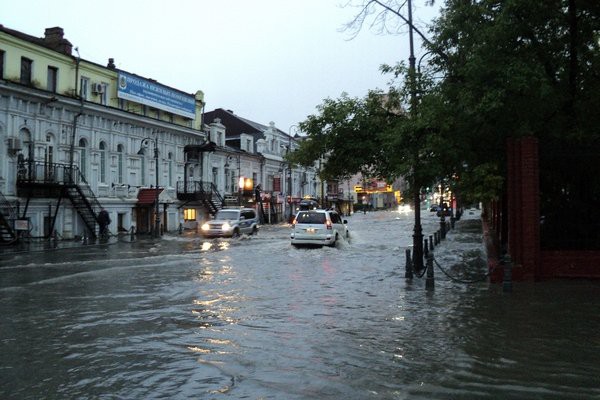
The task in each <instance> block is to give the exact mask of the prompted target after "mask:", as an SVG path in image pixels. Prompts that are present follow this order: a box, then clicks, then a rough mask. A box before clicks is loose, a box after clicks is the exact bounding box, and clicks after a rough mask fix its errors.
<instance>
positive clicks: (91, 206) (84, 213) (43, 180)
mask: <svg viewBox="0 0 600 400" xmlns="http://www.w3.org/2000/svg"><path fill="white" fill-rule="evenodd" d="M17 194H18V196H19V197H25V198H26V199H27V202H26V205H25V211H24V212H23V216H25V215H26V213H27V208H28V206H29V202H30V200H31V199H32V198H40V197H43V198H58V202H57V204H56V212H55V213H54V215H53V216H52V225H51V229H50V233H51V232H52V231H53V230H54V225H55V222H56V216H57V214H58V208H59V206H60V203H61V201H62V199H64V198H67V199H69V200H70V201H71V204H72V205H73V208H74V209H75V210H76V211H77V213H78V214H79V216H80V217H81V220H82V222H83V224H84V225H85V227H86V228H87V232H88V235H89V237H91V238H95V237H96V236H97V233H96V224H97V223H98V218H97V217H98V213H99V212H100V210H101V209H102V206H101V205H100V202H99V201H98V199H97V198H96V196H95V195H94V192H93V191H92V189H91V188H90V186H89V184H88V183H87V181H86V180H85V177H84V176H83V174H82V173H81V171H80V170H79V168H77V167H76V166H70V165H67V164H58V163H46V162H41V161H23V162H22V163H21V165H19V170H18V172H17Z"/></svg>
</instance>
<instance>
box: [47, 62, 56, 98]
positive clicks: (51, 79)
mask: <svg viewBox="0 0 600 400" xmlns="http://www.w3.org/2000/svg"><path fill="white" fill-rule="evenodd" d="M57 78H58V68H56V67H48V85H47V87H46V89H47V90H48V91H50V92H52V93H56V85H57V81H56V80H57Z"/></svg>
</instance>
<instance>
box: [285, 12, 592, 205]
mask: <svg viewBox="0 0 600 400" xmlns="http://www.w3.org/2000/svg"><path fill="white" fill-rule="evenodd" d="M376 9H377V10H379V12H378V13H374V10H376ZM362 10H363V12H362V13H361V14H360V15H359V17H360V18H359V17H357V19H356V20H355V21H354V22H356V21H360V25H361V26H362V23H363V22H364V21H365V20H366V19H367V18H368V17H369V15H375V16H376V18H377V21H378V24H379V27H380V29H381V26H382V24H385V23H386V21H389V20H390V18H391V17H394V16H399V15H401V12H400V10H401V3H399V2H397V1H392V0H389V1H365V2H364V3H363V8H362ZM400 19H401V20H402V21H405V22H406V19H403V18H400ZM430 34H431V35H432V37H431V39H430V40H426V41H425V45H426V46H427V48H428V53H429V55H430V58H429V59H428V60H427V62H426V63H425V64H426V65H425V66H424V67H423V69H422V71H421V68H419V71H418V72H417V71H411V70H410V69H409V68H406V67H405V65H404V64H403V63H400V64H398V65H396V66H383V67H382V71H383V72H385V73H389V74H391V75H393V77H394V78H396V79H393V80H392V82H391V83H390V87H389V88H387V90H386V91H385V93H384V92H382V91H372V92H370V93H369V94H368V95H367V96H365V97H364V98H361V99H358V98H350V97H348V96H347V95H345V94H344V95H342V96H341V97H340V98H339V99H335V100H333V99H326V100H325V101H324V102H323V104H321V105H320V106H319V107H318V108H317V111H318V112H317V113H316V114H315V115H312V116H309V117H308V119H307V120H306V121H304V122H302V123H301V124H300V126H301V128H302V130H303V131H304V132H306V133H307V135H308V136H307V138H306V140H305V141H303V142H302V143H301V146H300V149H299V150H298V151H296V152H294V153H292V154H291V155H290V159H291V160H292V161H293V162H297V163H300V164H305V165H308V164H311V163H313V162H314V161H315V160H318V159H320V158H321V159H322V160H323V170H322V177H323V178H324V179H332V178H340V177H346V176H348V175H351V174H354V173H357V172H363V173H365V174H366V175H367V176H378V177H382V178H385V179H387V180H388V181H390V180H392V179H393V178H395V177H397V176H400V175H403V176H406V177H408V178H409V179H411V181H413V182H416V185H414V186H415V187H416V188H418V187H419V186H425V185H429V184H430V183H432V182H434V181H436V180H445V181H446V182H448V184H451V185H452V186H454V187H455V188H456V189H458V190H459V192H460V193H462V195H463V196H464V197H468V198H470V199H472V200H486V199H490V198H494V197H495V196H497V195H498V193H499V192H500V190H501V187H502V179H503V176H504V165H505V163H504V154H505V150H504V149H505V141H506V138H507V137H520V136H528V135H533V136H537V137H540V138H544V137H561V138H569V137H571V138H587V139H590V140H597V139H598V137H599V136H600V133H599V128H598V127H599V126H600V113H599V112H598V110H599V109H600V79H599V73H598V71H600V68H599V61H600V51H599V50H600V2H598V1H595V0H548V1H539V0H505V1H497V0H478V1H476V0H473V1H463V0H447V1H446V2H445V5H444V7H443V9H442V13H441V16H440V18H439V19H437V20H436V21H434V23H433V25H432V26H431V27H430Z"/></svg>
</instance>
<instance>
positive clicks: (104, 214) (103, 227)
mask: <svg viewBox="0 0 600 400" xmlns="http://www.w3.org/2000/svg"><path fill="white" fill-rule="evenodd" d="M110 222H111V220H110V215H108V211H106V210H105V209H104V208H103V209H102V211H100V213H99V214H98V225H100V237H104V236H106V235H107V234H108V230H107V227H108V225H110Z"/></svg>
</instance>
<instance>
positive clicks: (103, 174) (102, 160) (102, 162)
mask: <svg viewBox="0 0 600 400" xmlns="http://www.w3.org/2000/svg"><path fill="white" fill-rule="evenodd" d="M100 182H102V183H106V143H104V142H100Z"/></svg>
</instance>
